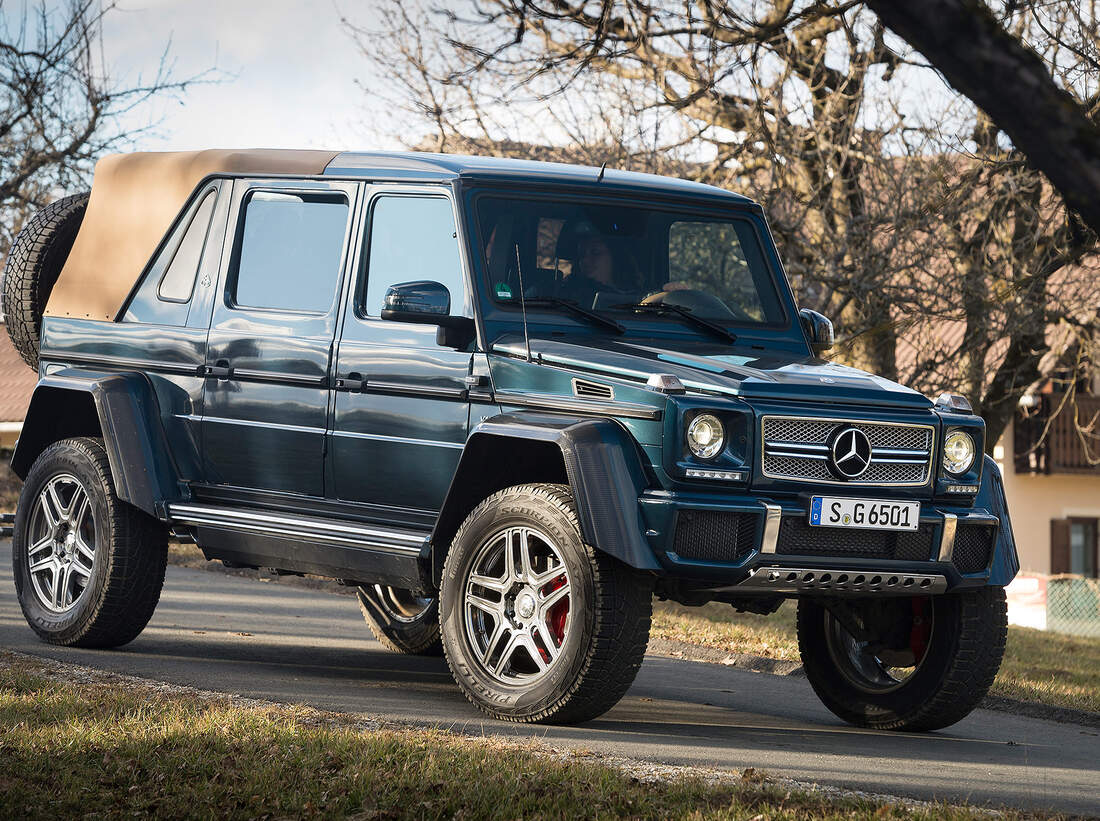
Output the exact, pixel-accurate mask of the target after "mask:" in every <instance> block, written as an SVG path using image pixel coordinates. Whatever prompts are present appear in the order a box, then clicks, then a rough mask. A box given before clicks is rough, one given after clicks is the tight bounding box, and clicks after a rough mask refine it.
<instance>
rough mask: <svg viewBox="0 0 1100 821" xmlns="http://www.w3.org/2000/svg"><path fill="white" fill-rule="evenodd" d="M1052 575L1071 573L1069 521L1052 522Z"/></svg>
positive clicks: (1055, 520) (1057, 520)
mask: <svg viewBox="0 0 1100 821" xmlns="http://www.w3.org/2000/svg"><path fill="white" fill-rule="evenodd" d="M1050 573H1051V575H1052V576H1056V575H1057V574H1059V573H1069V519H1051V520H1050Z"/></svg>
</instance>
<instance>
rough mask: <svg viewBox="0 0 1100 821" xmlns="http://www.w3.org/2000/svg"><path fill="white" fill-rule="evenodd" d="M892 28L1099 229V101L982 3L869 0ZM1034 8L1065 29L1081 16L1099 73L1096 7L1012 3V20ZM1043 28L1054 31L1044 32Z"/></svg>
mask: <svg viewBox="0 0 1100 821" xmlns="http://www.w3.org/2000/svg"><path fill="white" fill-rule="evenodd" d="M867 5H868V6H870V7H871V8H872V9H874V11H875V13H876V14H878V16H879V18H880V19H881V20H882V21H883V22H884V23H886V25H888V26H889V27H890V28H891V30H893V31H895V32H897V33H898V34H899V35H901V36H902V37H904V38H905V39H906V40H907V41H908V42H909V43H910V44H911V45H913V46H914V47H915V48H916V49H918V50H919V51H920V52H921V53H922V54H924V56H925V57H927V58H928V59H929V60H930V61H931V62H932V64H933V65H935V67H936V68H937V69H938V70H939V71H941V72H942V73H943V75H944V76H945V77H946V78H947V79H948V81H949V82H950V83H951V85H952V86H954V87H955V88H957V89H958V90H959V91H960V92H962V93H963V94H965V95H966V96H967V97H969V98H970V99H971V100H973V101H974V102H975V103H977V104H978V105H979V106H981V108H982V110H983V111H984V112H985V113H986V114H987V115H988V116H989V117H990V119H992V121H993V122H995V123H996V124H997V127H998V128H1000V129H1002V130H1003V131H1004V132H1005V133H1006V134H1007V135H1008V136H1009V137H1011V138H1012V141H1013V143H1014V144H1015V145H1016V146H1017V147H1018V148H1019V149H1020V151H1022V152H1023V153H1024V154H1025V155H1026V156H1027V158H1028V161H1029V162H1030V164H1031V165H1032V166H1033V167H1034V168H1036V169H1038V170H1040V171H1042V172H1043V173H1044V174H1046V175H1047V177H1048V178H1049V179H1050V181H1051V182H1052V183H1053V184H1054V186H1055V187H1056V188H1057V189H1058V190H1059V192H1061V194H1062V196H1064V197H1065V199H1066V202H1067V203H1068V204H1069V206H1070V207H1071V208H1073V209H1074V210H1075V211H1077V212H1078V213H1079V214H1080V215H1081V217H1082V219H1084V221H1085V223H1086V224H1088V225H1089V226H1090V227H1091V228H1092V229H1093V231H1096V232H1098V233H1100V126H1098V125H1097V123H1096V120H1095V115H1096V109H1097V103H1098V98H1097V97H1096V95H1095V93H1094V94H1093V95H1092V97H1091V99H1089V100H1088V101H1087V102H1083V101H1081V100H1078V99H1075V97H1074V95H1073V94H1072V93H1071V92H1070V91H1069V90H1067V89H1065V88H1063V87H1060V86H1059V85H1058V84H1057V83H1055V81H1054V78H1053V77H1052V76H1051V72H1050V69H1049V66H1048V65H1047V64H1046V63H1045V62H1044V60H1043V59H1042V57H1041V56H1040V55H1039V54H1038V53H1036V52H1035V51H1034V50H1033V49H1031V48H1030V47H1029V46H1028V44H1027V43H1026V42H1024V41H1023V40H1022V39H1021V37H1020V36H1019V34H1018V33H1016V34H1013V33H1012V32H1010V31H1008V30H1006V29H1005V28H1004V27H1003V26H1002V25H1001V23H1000V22H999V21H998V20H997V18H996V17H995V16H994V14H993V11H992V10H991V9H990V8H989V6H987V5H986V3H985V2H983V0H924V2H921V3H899V2H896V0H867ZM1028 6H1030V7H1032V9H1031V10H1032V12H1033V13H1034V15H1035V18H1036V23H1038V24H1039V27H1040V29H1042V28H1043V27H1042V22H1043V18H1053V20H1054V21H1055V22H1056V24H1057V25H1059V26H1060V27H1064V26H1065V24H1066V21H1067V18H1076V19H1077V21H1078V22H1080V23H1087V26H1088V27H1090V28H1092V37H1091V38H1090V41H1088V42H1087V43H1086V45H1087V47H1088V50H1087V51H1086V50H1079V51H1078V52H1077V56H1078V57H1079V58H1080V60H1081V61H1082V62H1083V63H1084V64H1085V65H1086V66H1087V67H1088V68H1090V69H1091V70H1092V72H1097V70H1098V69H1100V63H1097V61H1096V39H1095V28H1093V27H1094V26H1095V23H1096V18H1095V6H1093V7H1092V8H1091V9H1090V10H1089V12H1088V15H1087V19H1086V16H1085V15H1084V14H1083V13H1082V11H1081V6H1080V5H1079V4H1078V3H1067V2H1059V3H1057V4H1055V3H1052V2H1049V0H1048V1H1047V2H1039V3H1018V2H1011V0H1010V2H1009V3H1007V8H1006V17H1008V18H1009V19H1011V17H1012V16H1013V15H1012V13H1013V11H1015V10H1017V9H1019V8H1021V7H1028ZM1044 33H1048V32H1046V31H1044Z"/></svg>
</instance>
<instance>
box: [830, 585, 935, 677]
mask: <svg viewBox="0 0 1100 821" xmlns="http://www.w3.org/2000/svg"><path fill="white" fill-rule="evenodd" d="M909 603H910V607H911V609H912V615H911V617H910V622H909V630H908V641H907V645H906V646H905V647H903V648H900V649H895V648H887V647H884V646H882V643H881V642H878V641H874V640H868V641H864V640H860V639H857V638H856V637H855V636H853V635H852V634H851V633H850V632H848V630H847V628H845V627H844V625H842V624H841V623H840V620H839V619H837V618H836V617H834V616H833V614H832V613H830V612H828V611H826V614H825V641H826V644H827V645H828V649H829V654H830V655H831V656H832V658H833V661H834V663H835V664H836V667H837V669H838V670H839V671H840V673H841V675H843V676H844V678H846V679H847V680H848V682H849V683H850V684H852V685H853V686H854V687H856V688H858V689H860V690H862V691H864V692H866V693H889V692H892V691H894V690H897V689H898V688H899V687H902V686H903V685H904V684H906V682H908V681H909V680H910V679H912V677H913V676H914V675H916V672H917V670H919V669H920V666H921V664H922V663H923V661H924V659H925V657H926V656H927V654H928V647H929V645H930V644H931V638H932V630H933V627H934V608H933V603H932V599H930V598H927V597H914V598H912V599H910V600H909Z"/></svg>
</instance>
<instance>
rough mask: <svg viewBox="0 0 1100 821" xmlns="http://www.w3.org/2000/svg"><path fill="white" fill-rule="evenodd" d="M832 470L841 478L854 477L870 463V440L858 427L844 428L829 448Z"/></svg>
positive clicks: (859, 474)
mask: <svg viewBox="0 0 1100 821" xmlns="http://www.w3.org/2000/svg"><path fill="white" fill-rule="evenodd" d="M829 455H830V459H829V461H830V463H831V465H832V468H833V472H834V473H836V475H837V476H838V477H839V478H841V479H856V478H858V477H859V476H862V475H863V472H864V471H865V470H867V468H868V467H870V465H871V440H870V439H868V438H867V434H866V433H864V432H863V431H861V430H860V429H859V428H844V429H843V430H841V431H840V433H838V434H836V436H834V437H833V443H832V447H830V448H829Z"/></svg>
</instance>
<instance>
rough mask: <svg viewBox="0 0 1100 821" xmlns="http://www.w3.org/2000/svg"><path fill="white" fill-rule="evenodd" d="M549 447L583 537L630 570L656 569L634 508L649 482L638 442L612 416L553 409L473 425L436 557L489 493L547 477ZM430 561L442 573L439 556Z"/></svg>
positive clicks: (438, 533) (437, 535) (443, 514)
mask: <svg viewBox="0 0 1100 821" xmlns="http://www.w3.org/2000/svg"><path fill="white" fill-rule="evenodd" d="M525 447H526V450H525ZM547 447H549V448H551V449H552V450H553V452H554V453H555V455H556V456H558V457H559V458H560V462H559V463H558V471H559V473H560V471H561V468H562V466H563V467H564V477H559V478H557V480H558V481H560V480H561V478H564V479H565V480H566V481H567V482H568V484H569V486H570V488H572V491H573V497H574V500H575V502H576V506H577V517H578V519H579V520H580V525H581V533H582V535H583V537H584V539H585V541H586V542H587V543H588V544H590V545H592V546H593V547H595V548H596V549H598V550H600V551H602V552H604V553H607V554H609V555H611V556H614V557H615V558H617V559H619V560H620V561H622V562H625V563H626V564H628V565H630V566H631V567H634V568H638V569H641V570H654V571H658V570H660V569H661V566H660V564H659V563H658V562H657V560H656V558H655V557H654V555H653V550H652V549H651V548H650V546H649V544H648V542H647V541H646V538H645V527H644V524H643V522H642V517H641V511H640V508H639V505H638V496H639V494H641V492H642V491H643V490H644V489H645V488H647V487H649V486H650V484H651V482H650V480H649V478H648V473H647V471H646V469H645V467H644V465H645V462H644V461H643V456H642V454H641V452H640V450H639V448H638V445H637V443H636V442H635V441H634V439H633V437H631V435H630V434H629V433H628V432H627V431H626V430H625V429H624V428H623V427H622V426H621V425H620V424H618V423H617V422H615V421H614V420H611V419H588V418H581V417H570V416H561V415H556V414H537V413H530V414H528V413H515V414H502V415H499V416H494V417H491V418H489V419H486V420H485V421H483V422H482V423H481V424H479V425H478V426H477V427H476V428H475V429H474V431H473V433H471V435H470V437H469V439H467V442H466V447H465V449H464V450H463V452H462V459H461V460H460V461H459V465H458V469H457V470H456V471H455V475H454V478H453V479H452V481H451V487H450V489H449V490H448V492H447V498H446V500H445V501H444V504H443V508H442V510H441V511H440V516H439V519H438V520H437V522H436V527H435V531H434V532H433V534H432V544H433V545H435V546H436V548H437V549H436V551H434V552H435V555H436V556H439V557H442V555H443V554H444V553H445V551H446V549H447V547H449V545H450V542H451V539H452V538H453V537H454V534H455V532H456V531H457V530H458V526H459V525H460V524H461V523H462V520H463V519H465V517H466V515H467V514H468V513H469V511H470V510H472V509H473V507H474V506H476V505H477V503H478V502H480V501H481V499H483V498H485V497H486V496H488V495H489V494H490V493H493V492H496V491H497V490H501V489H502V488H504V487H509V486H511V485H514V484H522V483H525V482H532V481H553V479H552V478H550V473H549V471H550V470H551V468H550V466H548V465H547V464H546V461H547V460H546V458H545V454H546V453H547ZM525 453H526V454H530V456H531V457H532V459H531V462H532V463H531V464H530V471H531V473H530V474H527V473H525V470H526V469H527V467H526V465H525V464H524V462H525ZM528 475H529V476H530V478H524V477H525V476H528ZM435 564H436V569H438V570H440V571H441V569H442V560H441V558H439V559H437V560H436V562H435ZM440 575H441V574H439V575H436V578H440Z"/></svg>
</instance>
